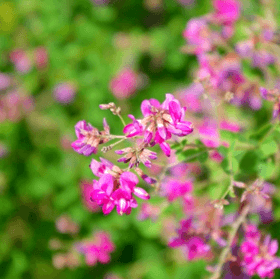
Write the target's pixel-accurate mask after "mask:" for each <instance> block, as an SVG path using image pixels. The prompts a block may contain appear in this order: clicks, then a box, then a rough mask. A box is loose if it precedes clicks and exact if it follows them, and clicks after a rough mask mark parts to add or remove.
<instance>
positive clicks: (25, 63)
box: [10, 49, 32, 73]
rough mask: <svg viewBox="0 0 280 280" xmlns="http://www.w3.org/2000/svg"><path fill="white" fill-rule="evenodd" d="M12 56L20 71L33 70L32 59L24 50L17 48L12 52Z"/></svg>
mask: <svg viewBox="0 0 280 280" xmlns="http://www.w3.org/2000/svg"><path fill="white" fill-rule="evenodd" d="M10 58H11V61H12V62H13V63H14V65H15V67H16V70H17V71H18V72H21V73H28V72H29V71H30V70H31V67H32V64H31V60H30V59H29V57H28V55H27V54H26V52H25V51H24V50H21V49H16V50H14V51H12V52H11V54H10Z"/></svg>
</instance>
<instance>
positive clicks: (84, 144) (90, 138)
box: [71, 118, 110, 156]
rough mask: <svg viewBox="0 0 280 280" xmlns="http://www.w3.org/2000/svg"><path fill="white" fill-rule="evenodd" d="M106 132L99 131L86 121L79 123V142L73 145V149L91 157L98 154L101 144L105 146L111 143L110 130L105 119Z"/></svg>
mask: <svg viewBox="0 0 280 280" xmlns="http://www.w3.org/2000/svg"><path fill="white" fill-rule="evenodd" d="M103 126H104V130H103V131H99V130H98V129H97V128H95V127H93V126H92V125H91V124H90V123H88V124H87V123H86V121H79V122H78V123H77V124H76V125H75V132H76V136H77V138H78V139H77V140H76V141H75V142H73V143H72V144H71V146H72V148H73V149H74V150H75V151H76V152H77V153H79V154H83V155H85V156H90V155H92V154H96V153H97V149H98V146H99V144H104V143H106V142H108V141H109V136H110V128H109V126H108V124H107V122H106V119H105V118H104V119H103Z"/></svg>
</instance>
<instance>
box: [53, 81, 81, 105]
mask: <svg viewBox="0 0 280 280" xmlns="http://www.w3.org/2000/svg"><path fill="white" fill-rule="evenodd" d="M53 95H54V98H55V100H56V101H58V102H59V103H62V104H69V103H71V102H72V101H73V99H74V98H75V95H76V88H75V87H74V85H73V84H72V83H69V82H65V83H60V84H58V85H56V86H55V88H54V91H53Z"/></svg>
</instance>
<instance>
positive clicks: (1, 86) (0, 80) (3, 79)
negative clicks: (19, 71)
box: [0, 73, 11, 90]
mask: <svg viewBox="0 0 280 280" xmlns="http://www.w3.org/2000/svg"><path fill="white" fill-rule="evenodd" d="M10 84H11V78H10V77H9V76H8V75H6V74H3V73H0V90H5V89H7V88H8V87H9V86H10Z"/></svg>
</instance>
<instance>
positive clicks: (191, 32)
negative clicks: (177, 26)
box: [183, 18, 213, 54]
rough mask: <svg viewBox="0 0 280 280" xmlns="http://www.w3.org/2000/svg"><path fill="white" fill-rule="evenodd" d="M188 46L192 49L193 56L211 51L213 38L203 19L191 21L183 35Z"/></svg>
mask: <svg viewBox="0 0 280 280" xmlns="http://www.w3.org/2000/svg"><path fill="white" fill-rule="evenodd" d="M183 36H184V38H185V39H186V40H187V42H188V44H189V45H190V46H191V47H193V48H194V53H195V54H200V53H204V52H208V51H210V50H211V49H212V45H213V44H212V41H213V36H212V34H211V31H210V29H209V27H208V25H207V21H206V20H205V19H203V18H194V19H191V20H190V21H189V22H188V24H187V26H186V29H185V31H184V33H183Z"/></svg>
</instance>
